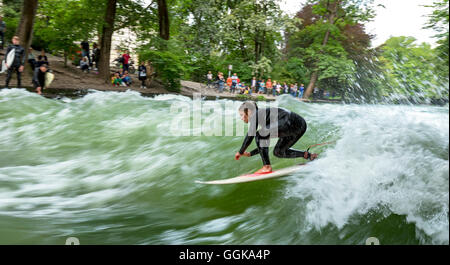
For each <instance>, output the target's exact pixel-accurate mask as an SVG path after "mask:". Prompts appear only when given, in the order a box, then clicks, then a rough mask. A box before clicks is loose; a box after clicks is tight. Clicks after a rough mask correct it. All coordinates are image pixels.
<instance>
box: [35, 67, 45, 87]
mask: <svg viewBox="0 0 450 265" xmlns="http://www.w3.org/2000/svg"><path fill="white" fill-rule="evenodd" d="M47 72H48V70H47V71H45V72H42V71H41V69H40V68H36V69H34V73H33V85H34V88H38V87H40V88H41V89H42V90H44V86H45V74H46V73H47Z"/></svg>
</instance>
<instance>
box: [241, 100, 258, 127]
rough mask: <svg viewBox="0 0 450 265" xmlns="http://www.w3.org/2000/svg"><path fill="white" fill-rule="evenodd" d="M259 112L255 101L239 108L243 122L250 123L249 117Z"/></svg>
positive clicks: (247, 102) (243, 104)
mask: <svg viewBox="0 0 450 265" xmlns="http://www.w3.org/2000/svg"><path fill="white" fill-rule="evenodd" d="M257 110H258V105H256V103H255V102H253V101H246V102H244V103H242V105H241V106H240V107H239V115H240V116H241V120H243V121H244V122H245V123H248V121H249V117H251V116H252V114H253V113H255V112H256V111H257Z"/></svg>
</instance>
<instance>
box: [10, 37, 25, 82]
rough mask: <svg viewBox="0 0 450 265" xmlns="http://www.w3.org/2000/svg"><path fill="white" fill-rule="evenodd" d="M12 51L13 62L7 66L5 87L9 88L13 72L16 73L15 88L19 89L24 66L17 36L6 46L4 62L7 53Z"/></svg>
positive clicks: (22, 52)
mask: <svg viewBox="0 0 450 265" xmlns="http://www.w3.org/2000/svg"><path fill="white" fill-rule="evenodd" d="M12 49H14V52H15V54H14V61H13V62H12V64H11V65H8V66H7V67H8V74H7V76H6V84H5V87H6V88H8V87H9V81H10V80H11V77H12V74H13V71H16V74H17V87H20V86H21V84H22V79H21V74H22V71H23V68H24V65H25V50H24V48H23V47H22V46H20V38H19V37H18V36H14V37H13V38H12V44H11V45H9V46H8V49H7V50H6V53H5V61H6V56H7V55H8V53H9V52H10V51H11V50H12Z"/></svg>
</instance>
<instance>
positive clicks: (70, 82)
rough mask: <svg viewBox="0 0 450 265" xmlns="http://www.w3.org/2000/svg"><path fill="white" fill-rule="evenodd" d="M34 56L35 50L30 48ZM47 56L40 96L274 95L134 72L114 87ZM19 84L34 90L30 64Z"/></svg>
mask: <svg viewBox="0 0 450 265" xmlns="http://www.w3.org/2000/svg"><path fill="white" fill-rule="evenodd" d="M4 53H5V50H3V51H0V57H1V58H3V57H4ZM34 55H35V56H36V57H37V56H38V52H34ZM47 57H48V60H49V66H50V69H51V70H52V71H53V73H54V74H55V80H54V81H53V83H52V84H51V86H50V87H49V88H48V89H46V90H45V91H43V96H45V97H48V98H61V97H70V98H75V97H81V96H84V95H86V94H88V93H89V91H92V90H99V91H116V92H125V91H127V90H132V91H136V92H139V93H141V95H143V96H146V97H153V96H156V95H162V94H175V95H183V96H187V97H190V98H193V97H194V96H195V95H197V94H200V96H201V97H202V98H204V99H210V100H214V99H231V100H248V99H250V100H264V101H273V100H275V97H273V96H272V95H260V94H258V95H253V96H244V95H240V94H233V93H230V92H228V91H225V92H223V93H219V92H217V91H216V90H214V89H212V88H208V87H207V86H206V85H204V84H201V83H197V82H192V81H184V80H182V81H181V88H180V91H179V92H173V91H168V90H167V89H165V88H164V86H163V85H162V84H161V83H160V82H158V80H153V81H152V82H151V84H150V86H149V87H148V88H144V89H143V88H141V87H140V82H139V81H138V77H137V73H136V74H133V75H131V77H132V79H133V81H134V82H133V83H132V85H131V86H128V87H122V86H120V87H115V86H112V85H110V84H107V83H105V82H104V81H103V80H102V79H101V78H99V76H98V73H97V72H96V71H91V72H90V73H84V72H82V71H81V69H79V68H77V67H76V66H75V65H73V64H72V63H71V62H70V61H69V62H68V65H67V66H66V67H65V66H64V58H61V57H58V56H53V55H51V54H47ZM5 79H6V74H2V75H0V87H3V85H4V82H5ZM16 85H17V78H16V76H15V75H13V78H12V79H11V82H10V87H15V86H16ZM22 87H23V88H25V89H27V90H28V91H30V92H34V88H33V84H32V72H31V68H30V67H26V68H25V70H24V73H23V74H22ZM301 100H302V101H304V102H314V103H341V101H340V100H305V99H301Z"/></svg>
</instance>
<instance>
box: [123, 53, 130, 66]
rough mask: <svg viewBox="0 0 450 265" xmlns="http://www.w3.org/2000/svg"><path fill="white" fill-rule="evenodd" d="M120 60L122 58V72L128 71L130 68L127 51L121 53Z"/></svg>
mask: <svg viewBox="0 0 450 265" xmlns="http://www.w3.org/2000/svg"><path fill="white" fill-rule="evenodd" d="M122 58H123V63H122V64H123V65H122V69H123V70H124V71H128V69H129V68H130V55H129V54H128V51H124V52H123V54H122Z"/></svg>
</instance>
